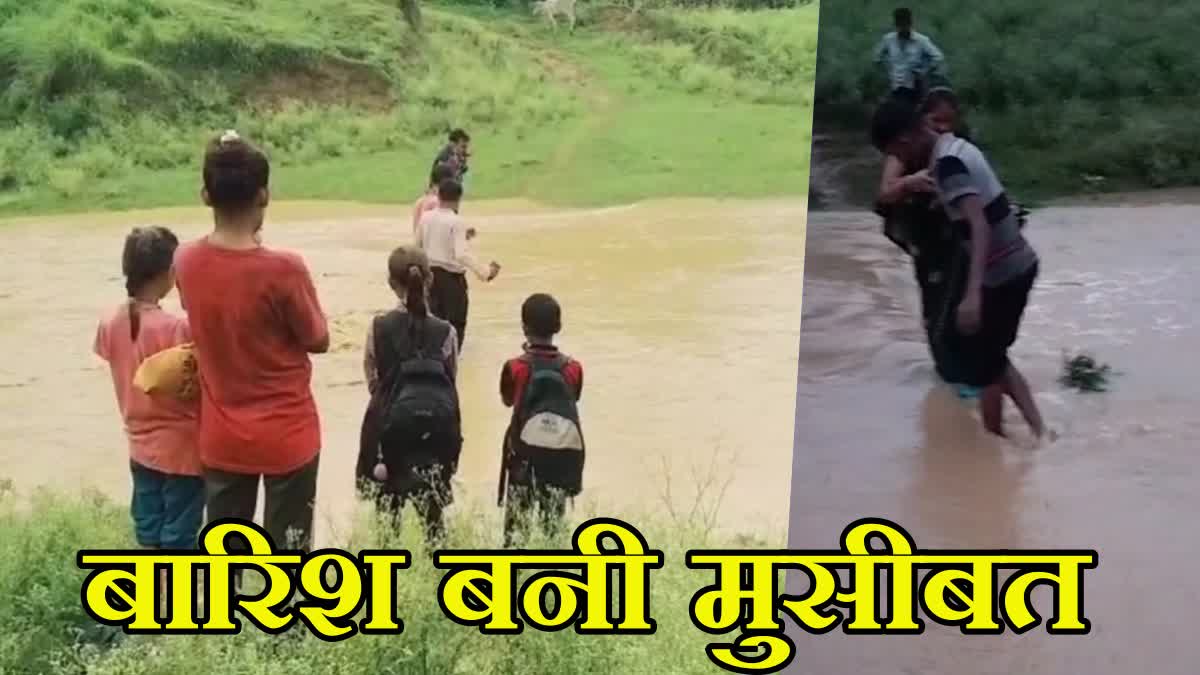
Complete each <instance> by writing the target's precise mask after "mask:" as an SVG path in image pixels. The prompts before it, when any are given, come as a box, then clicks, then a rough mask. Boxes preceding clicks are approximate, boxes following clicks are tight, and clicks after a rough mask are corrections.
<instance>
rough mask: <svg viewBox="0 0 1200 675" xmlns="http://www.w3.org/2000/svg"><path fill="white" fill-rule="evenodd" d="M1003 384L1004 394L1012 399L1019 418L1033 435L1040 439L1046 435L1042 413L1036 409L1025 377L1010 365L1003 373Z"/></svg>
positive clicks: (1035, 402) (1035, 403)
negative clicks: (1019, 412)
mask: <svg viewBox="0 0 1200 675" xmlns="http://www.w3.org/2000/svg"><path fill="white" fill-rule="evenodd" d="M1004 383H1005V393H1007V394H1008V396H1009V397H1010V398H1012V400H1013V403H1015V404H1016V406H1017V410H1020V411H1021V416H1022V417H1024V418H1025V422H1026V423H1027V424H1029V428H1030V429H1031V430H1032V431H1033V435H1034V436H1036V437H1037V438H1042V437H1043V436H1044V435H1045V434H1046V423H1045V421H1044V420H1042V412H1041V411H1040V410H1039V409H1038V406H1037V401H1036V400H1035V399H1034V397H1033V389H1032V388H1030V386H1029V382H1027V381H1026V380H1025V376H1024V375H1022V374H1021V371H1020V370H1017V367H1016V366H1014V365H1013V364H1011V363H1010V364H1008V369H1007V370H1006V371H1005V372H1004Z"/></svg>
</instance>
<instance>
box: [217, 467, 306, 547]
mask: <svg viewBox="0 0 1200 675" xmlns="http://www.w3.org/2000/svg"><path fill="white" fill-rule="evenodd" d="M319 461H320V458H319V457H318V458H317V459H314V460H313V461H312V462H311V463H310V464H308V465H307V466H304V467H302V468H300V469H298V470H296V471H293V472H292V473H289V474H284V475H281V476H264V475H260V474H239V473H226V472H224V471H216V470H213V469H206V470H205V472H204V481H205V492H206V493H207V497H208V520H209V522H212V521H215V520H221V519H223V518H237V519H240V520H253V519H254V511H255V509H256V508H258V483H259V481H260V480H261V481H262V483H263V490H264V492H265V499H264V504H263V507H264V508H263V527H264V528H266V530H267V533H268V534H270V535H271V539H272V540H273V541H274V543H275V546H276V547H278V548H287V549H299V550H301V551H310V550H312V530H313V504H314V502H315V501H316V497H317V465H318V463H319ZM239 546H241V542H231V545H230V548H231V549H233V548H237V547H239Z"/></svg>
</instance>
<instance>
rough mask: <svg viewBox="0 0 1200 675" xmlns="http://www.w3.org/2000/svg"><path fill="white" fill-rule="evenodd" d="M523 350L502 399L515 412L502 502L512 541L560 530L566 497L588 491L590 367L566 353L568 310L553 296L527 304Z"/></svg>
mask: <svg viewBox="0 0 1200 675" xmlns="http://www.w3.org/2000/svg"><path fill="white" fill-rule="evenodd" d="M521 325H522V329H523V330H524V333H525V340H526V342H525V346H524V348H523V349H522V354H521V355H520V356H518V357H516V358H514V359H511V360H509V361H508V362H507V363H506V364H505V365H504V369H503V370H502V371H501V374H500V399H501V400H502V401H503V403H504V405H505V406H508V407H510V408H512V409H513V414H512V421H511V423H510V424H509V427H508V431H507V432H506V433H505V436H504V445H503V457H502V462H501V469H500V489H499V494H498V496H497V499H498V500H499V502H500V505H501V506H503V507H504V541H505V546H512V545H513V543H514V542H515V541H516V539H517V536H518V535H519V534H521V533H523V532H527V531H528V526H529V524H530V520H531V519H533V518H534V517H535V516H536V517H537V520H538V522H539V523H540V524H541V527H542V531H543V532H545V533H546V534H547V535H549V536H551V537H554V536H556V535H557V533H558V531H559V527H560V525H561V523H562V519H563V516H564V513H565V511H566V500H567V498H568V497H575V496H576V495H578V494H579V493H580V491H581V490H582V488H583V463H584V443H583V432H582V426H581V424H580V416H579V406H578V402H579V400H580V397H581V396H582V393H583V366H582V365H581V364H580V363H579V362H578V361H576V360H575V359H572V358H571V357H569V356H567V355H566V354H563V353H562V352H560V351H559V349H558V347H556V346H555V345H554V337H555V336H556V335H558V334H559V333H560V332H561V331H562V309H561V307H560V306H559V304H558V301H556V300H555V299H554V298H553V297H552V296H549V295H546V294H544V293H538V294H535V295H531V296H530V297H529V298H528V299H526V300H525V302H524V304H523V305H522V306H521Z"/></svg>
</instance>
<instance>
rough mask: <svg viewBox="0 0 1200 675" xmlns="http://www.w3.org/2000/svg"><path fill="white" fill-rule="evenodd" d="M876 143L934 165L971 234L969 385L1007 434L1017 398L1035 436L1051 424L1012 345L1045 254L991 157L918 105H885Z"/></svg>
mask: <svg viewBox="0 0 1200 675" xmlns="http://www.w3.org/2000/svg"><path fill="white" fill-rule="evenodd" d="M871 133H872V142H873V144H874V145H875V147H876V148H877V149H879V150H880V151H881V152H884V153H885V154H888V155H892V156H894V157H896V158H898V159H899V160H900V161H902V162H904V163H905V164H907V165H909V166H927V167H930V177H931V178H932V179H933V181H934V184H935V186H936V194H937V197H938V201H939V202H941V204H942V208H944V209H945V210H946V214H947V216H948V217H949V218H950V220H951V221H952V223H953V224H954V226H955V227H956V228H958V229H959V230H960V231H961V232H963V234H964V239H965V241H966V244H965V246H966V250H967V251H968V266H967V280H966V284H965V287H964V288H963V297H962V300H961V301H960V302H959V303H958V305H957V307H956V308H955V320H956V322H957V327H958V329H959V330H960V331H961V333H962V353H963V355H964V356H965V357H966V358H965V359H964V364H963V365H964V366H965V373H966V375H967V377H966V378H965V379H966V383H967V384H970V385H973V386H978V387H981V388H982V389H983V392H982V394H981V396H980V403H979V405H980V415H981V417H982V418H983V424H984V427H985V428H986V429H987V430H988V431H989V432H991V433H994V434H997V435H1001V436H1002V435H1004V430H1003V407H1004V397H1005V396H1008V397H1010V398H1012V399H1013V401H1014V402H1015V403H1016V405H1017V408H1018V409H1019V410H1020V411H1021V414H1022V415H1023V416H1024V418H1025V420H1026V422H1027V423H1028V424H1029V426H1030V429H1031V430H1032V431H1033V433H1034V435H1035V436H1036V437H1038V438H1039V439H1040V438H1042V437H1043V435H1044V434H1045V425H1044V423H1043V421H1042V417H1041V413H1040V411H1039V410H1038V408H1037V403H1036V401H1035V400H1034V398H1033V393H1032V392H1031V391H1030V388H1029V384H1028V382H1026V380H1025V378H1024V376H1023V375H1022V374H1021V372H1020V371H1019V370H1018V369H1017V367H1016V366H1015V365H1014V364H1013V363H1012V361H1011V360H1010V359H1009V356H1008V350H1009V348H1010V347H1011V346H1012V345H1013V343H1014V342H1015V341H1016V339H1017V334H1018V332H1019V328H1020V323H1021V317H1022V315H1023V314H1024V311H1025V306H1026V303H1027V302H1028V299H1029V294H1030V292H1031V291H1032V289H1033V285H1034V281H1035V280H1036V279H1037V275H1038V266H1039V263H1038V256H1037V253H1036V252H1035V251H1034V249H1033V247H1032V246H1031V245H1030V244H1029V242H1028V241H1026V240H1025V238H1024V236H1023V235H1022V233H1021V227H1020V225H1019V222H1018V217H1017V211H1016V209H1014V208H1013V206H1012V204H1011V203H1010V202H1009V200H1008V196H1007V193H1006V192H1005V190H1004V186H1003V184H1001V183H1000V181H999V180H998V179H997V178H996V175H995V172H994V171H993V170H992V167H991V165H990V164H989V163H988V160H987V158H986V157H985V156H984V155H983V153H982V152H980V151H979V149H978V148H977V147H976V146H974V145H973V144H971V143H969V142H968V141H965V140H963V139H961V138H959V137H957V136H955V135H954V134H950V133H947V134H939V133H938V132H937V131H935V130H934V129H932V128H930V126H929V125H928V124H927V123H926V121H925V119H924V118H923V116H922V115H921V114H920V111H919V110H917V109H916V108H914V107H913V106H912V105H911V104H906V103H904V102H902V101H897V100H891V101H886V102H884V103H883V104H882V105H881V106H880V107H879V108H878V109H877V110H876V112H875V116H874V119H873V120H872V130H871Z"/></svg>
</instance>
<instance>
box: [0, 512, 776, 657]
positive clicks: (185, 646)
mask: <svg viewBox="0 0 1200 675" xmlns="http://www.w3.org/2000/svg"><path fill="white" fill-rule="evenodd" d="M128 519H129V517H128V513H127V509H124V508H121V507H119V506H118V505H116V504H114V503H113V502H111V501H108V500H107V499H104V498H102V497H98V496H91V495H84V496H64V495H61V494H52V493H40V494H38V495H37V496H36V497H35V498H34V499H33V501H32V503H25V502H23V501H19V500H18V499H17V497H16V496H15V495H14V494H13V493H12V492H11V491H5V492H3V493H2V494H0V541H3V542H4V544H5V545H4V546H3V547H0V599H2V600H3V602H0V673H4V674H5V675H26V674H28V675H33V674H37V675H60V674H61V675H68V674H69V675H80V674H81V673H82V674H85V675H158V674H162V675H167V674H171V675H189V674H195V675H211V674H212V673H247V674H251V673H262V674H264V675H266V674H268V673H269V674H270V675H290V674H295V675H310V674H312V673H321V674H322V675H326V674H328V675H341V674H344V675H363V674H364V673H394V674H396V675H453V674H456V673H470V674H471V675H508V674H510V673H551V672H553V673H558V674H561V675H574V674H579V675H584V674H587V675H591V674H592V673H671V674H672V675H675V674H680V675H687V674H689V673H697V674H699V673H711V672H713V668H714V666H713V665H712V664H711V663H710V662H708V660H707V657H706V656H705V652H704V645H705V644H706V643H707V642H708V641H711V640H712V638H711V637H709V636H706V635H705V634H704V633H702V632H700V631H699V630H697V629H695V628H694V627H693V626H692V623H691V620H690V619H689V616H688V603H689V602H690V599H691V597H692V595H693V594H694V593H695V592H697V591H698V590H700V589H701V588H703V587H704V586H705V585H707V584H708V583H710V574H711V573H710V572H700V571H691V570H688V569H686V568H685V567H684V565H683V552H684V551H685V550H689V549H694V548H720V547H722V546H725V547H735V546H740V547H767V546H770V545H773V544H774V543H775V542H768V541H764V540H758V541H754V540H746V539H744V538H739V539H737V540H731V539H728V538H722V537H720V536H716V535H713V534H711V533H710V532H709V531H708V530H707V529H705V528H703V527H700V526H696V525H692V524H688V523H676V522H671V521H669V520H664V518H663V517H662V516H656V517H651V518H648V519H644V520H640V521H639V520H635V521H634V522H633V523H632V524H634V525H635V526H636V527H638V528H639V529H640V530H641V531H642V532H643V534H644V535H645V536H646V537H647V539H648V541H649V543H650V545H651V547H652V548H656V549H660V550H663V551H664V553H665V555H666V564H665V566H664V567H663V569H661V570H657V571H654V572H652V576H651V592H652V597H651V616H652V617H653V618H655V619H656V620H657V621H658V630H657V632H656V633H655V634H654V635H650V636H644V635H643V636H627V637H626V636H579V635H577V634H576V633H575V632H574V631H573V630H570V629H568V630H566V631H563V632H559V633H541V632H538V631H534V630H526V631H525V632H524V633H523V634H521V635H518V636H505V637H494V636H493V637H484V636H482V635H480V634H479V632H478V630H476V629H474V628H466V627H463V626H459V625H457V624H455V623H453V622H452V621H451V620H449V619H447V618H446V617H445V616H444V615H443V614H442V612H441V610H440V609H439V608H438V604H437V589H438V583H439V581H440V579H441V573H440V572H438V571H437V570H434V569H433V568H432V565H431V564H430V557H429V555H428V554H426V553H424V552H422V549H423V545H422V543H421V542H420V541H418V540H416V539H415V538H414V537H416V536H418V535H417V534H416V531H417V530H418V529H419V528H415V527H406V528H402V529H401V530H399V531H397V530H395V529H392V528H389V527H384V526H381V525H380V523H378V522H377V521H375V520H374V519H373V517H372V516H371V515H370V513H368V512H365V511H364V512H363V513H362V514H361V515H360V517H359V519H358V520H357V521H356V522H355V523H354V524H352V525H351V526H348V528H347V531H345V532H340V533H337V534H336V542H335V543H336V545H338V546H341V547H344V548H345V549H347V550H352V551H358V550H361V549H364V548H376V547H379V548H388V549H405V550H410V551H412V552H413V557H414V564H413V567H412V569H409V570H405V571H401V572H400V573H399V575H398V580H399V581H398V588H399V593H398V599H397V606H398V615H399V616H400V617H401V618H402V619H403V621H404V622H405V630H404V633H403V634H401V635H392V636H365V635H358V636H355V637H353V638H351V639H349V640H346V641H343V642H340V643H336V644H330V643H326V642H322V641H321V640H319V639H317V638H315V637H312V636H311V635H310V634H308V633H307V632H306V631H304V630H303V628H296V629H293V630H292V631H291V632H289V633H287V634H285V635H284V636H280V637H271V636H267V635H264V634H262V633H260V632H258V631H256V630H254V629H253V628H248V629H247V630H246V631H244V632H243V634H241V635H238V636H225V637H221V638H214V637H212V636H171V637H164V636H152V637H125V636H120V635H115V636H114V635H113V632H112V631H106V630H102V629H100V630H98V629H97V626H95V625H94V624H92V623H91V622H90V620H89V619H88V618H87V617H86V615H85V614H84V613H83V611H82V609H81V607H80V588H81V584H82V581H83V577H84V574H83V572H81V571H80V570H78V569H77V568H76V567H75V555H76V552H77V551H78V550H80V549H87V548H92V549H103V548H133V542H132V540H131V534H130V525H129V522H128ZM496 521H497V518H496V517H495V514H491V513H482V512H459V513H458V514H457V515H456V516H454V517H453V518H452V522H451V527H450V534H449V536H450V541H449V542H448V547H450V548H455V549H460V550H462V549H472V548H495V547H496V546H497V544H498V541H497V540H498V537H497V536H496V533H495V528H496V527H497V526H498V523H497V522H496ZM531 547H533V548H540V549H546V548H560V547H561V546H555V545H550V544H549V543H547V542H544V541H536V542H531ZM114 637H115V638H116V639H114Z"/></svg>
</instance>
